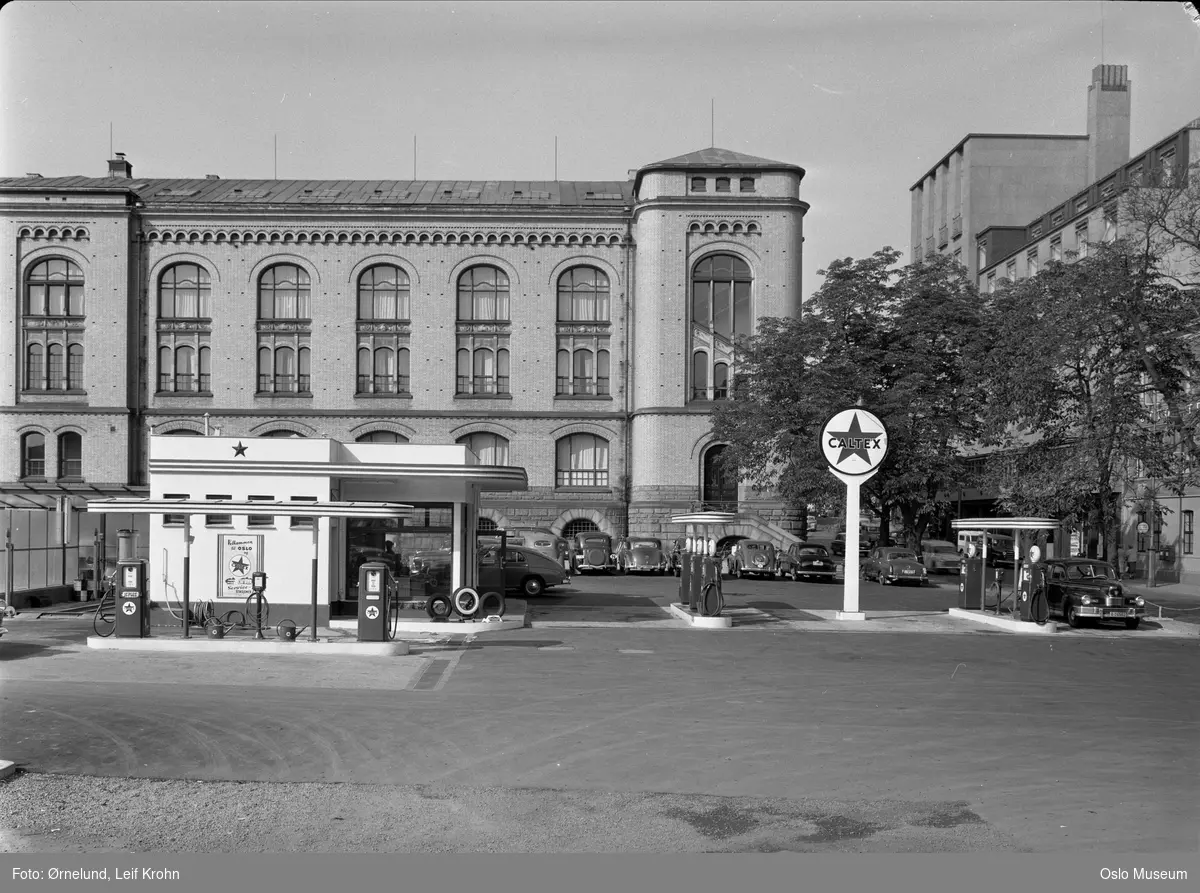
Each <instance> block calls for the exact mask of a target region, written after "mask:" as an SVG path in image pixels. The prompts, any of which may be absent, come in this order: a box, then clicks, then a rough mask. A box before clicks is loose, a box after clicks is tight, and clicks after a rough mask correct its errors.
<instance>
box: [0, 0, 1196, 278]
mask: <svg viewBox="0 0 1200 893" xmlns="http://www.w3.org/2000/svg"><path fill="white" fill-rule="evenodd" d="M1194 14H1195V13H1194V11H1191V10H1189V8H1188V7H1186V6H1185V4H1183V3H1180V2H1157V3H1136V2H1114V0H1109V2H1102V0H1073V2H1066V0H1057V2H1036V0H1034V2H1031V0H1021V2H1015V3H1011V2H974V0H968V2H936V3H935V2H898V0H887V2H879V3H874V2H867V3H864V2H836V3H826V2H787V3H778V2H749V0H743V2H740V3H728V2H719V3H707V2H682V0H681V2H670V0H660V2H649V3H647V2H605V0H590V2H502V0H490V2H484V3H476V2H464V3H458V2H358V0H338V2H334V3H326V2H258V0H237V2H233V3H225V2H204V0H190V2H182V3H179V2H170V0H159V2H148V0H141V2H103V0H92V2H89V0H63V2H57V0H56V2H44V0H16V2H11V3H9V4H7V5H6V6H4V7H3V9H2V10H0V109H2V112H0V115H2V117H0V177H9V176H22V175H23V174H25V173H33V172H36V173H41V174H43V175H45V176H47V177H54V176H69V175H85V176H97V177H99V176H105V175H106V173H107V159H108V158H109V157H111V156H110V151H117V152H124V153H125V154H126V157H127V158H128V160H129V161H130V162H131V163H132V164H133V170H134V175H135V176H137V177H170V178H174V177H203V176H204V175H205V174H219V175H220V176H221V177H223V178H228V179H241V178H249V179H260V178H261V179H267V178H272V177H274V176H276V165H278V177H279V178H281V179H328V180H337V179H345V180H369V179H395V180H407V179H411V178H413V176H414V163H415V174H416V178H417V179H430V180H441V179H445V180H455V179H461V180H485V179H497V180H552V179H554V178H555V163H556V160H555V159H556V153H555V141H556V140H557V172H558V179H561V180H624V179H626V178H627V175H628V171H629V170H630V169H635V168H638V167H641V166H643V165H646V164H649V163H651V162H654V161H660V160H663V159H666V158H672V157H674V156H676V155H682V154H685V153H687V152H692V151H696V150H698V149H702V148H705V147H708V146H711V145H716V146H719V147H722V148H726V149H731V150H734V151H737V152H744V153H747V154H750V155H756V156H760V157H763V158H769V159H773V160H776V161H783V162H787V163H790V164H797V165H800V166H801V167H803V168H804V169H805V171H806V172H807V173H806V176H805V178H804V180H803V182H802V183H801V187H800V196H801V198H802V199H803V200H804V201H806V202H808V203H809V204H810V205H811V210H810V211H809V212H808V215H807V217H806V219H805V244H804V283H803V291H804V295H805V297H807V296H808V295H810V294H811V293H812V291H813V290H814V289H816V288H817V287H819V285H820V282H821V277H820V276H819V275H818V271H819V270H821V269H823V268H824V267H825V266H826V265H827V264H828V263H829V262H830V261H831V260H833V259H835V258H839V257H861V256H865V255H869V254H871V253H872V252H874V251H876V250H878V249H880V248H882V247H883V246H885V245H890V246H893V247H896V248H899V249H901V250H903V251H905V252H906V256H907V251H908V248H909V240H910V236H909V219H910V216H909V207H910V205H909V201H910V197H909V188H910V187H911V186H912V185H913V184H914V183H915V182H917V181H918V180H919V179H920V178H921V177H922V175H923V174H924V173H925V172H926V171H927V170H928V169H929V168H931V167H932V166H933V165H934V164H936V163H937V162H938V161H939V160H940V159H941V158H942V156H944V155H945V154H946V153H947V152H948V151H949V150H950V149H951V148H953V147H954V145H955V144H957V143H958V142H959V140H961V139H962V138H963V137H964V136H965V135H966V134H968V133H972V132H975V133H979V132H986V133H1069V134H1084V133H1086V132H1087V117H1086V110H1087V105H1086V101H1087V85H1088V82H1089V80H1090V76H1091V71H1092V69H1093V68H1094V67H1095V66H1096V65H1098V64H1100V63H1101V62H1102V61H1103V62H1105V63H1109V64H1114V63H1115V64H1124V65H1128V66H1129V77H1130V80H1131V81H1132V85H1133V86H1132V90H1133V94H1132V107H1133V112H1132V125H1131V127H1132V141H1131V148H1132V151H1133V152H1135V153H1136V152H1139V151H1141V150H1142V149H1144V148H1146V147H1147V146H1149V145H1150V144H1152V143H1154V142H1156V141H1157V140H1159V139H1161V138H1162V137H1165V136H1167V135H1168V134H1169V133H1171V132H1172V131H1174V130H1177V129H1178V128H1180V127H1182V126H1183V125H1184V124H1186V123H1187V122H1188V121H1191V120H1192V119H1194V118H1197V117H1200V89H1197V87H1196V85H1197V84H1200V22H1197V21H1194V20H1193V18H1192V17H1193V15H1194ZM414 137H415V140H416V152H415V159H414Z"/></svg>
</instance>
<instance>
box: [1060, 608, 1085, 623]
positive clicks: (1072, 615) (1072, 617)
mask: <svg viewBox="0 0 1200 893" xmlns="http://www.w3.org/2000/svg"><path fill="white" fill-rule="evenodd" d="M1063 617H1065V618H1066V621H1067V626H1069V627H1071V629H1079V628H1080V627H1081V626H1083V619H1082V618H1081V617H1080V616H1079V612H1078V611H1076V610H1075V606H1074V605H1067V607H1066V609H1065V610H1064V611H1063Z"/></svg>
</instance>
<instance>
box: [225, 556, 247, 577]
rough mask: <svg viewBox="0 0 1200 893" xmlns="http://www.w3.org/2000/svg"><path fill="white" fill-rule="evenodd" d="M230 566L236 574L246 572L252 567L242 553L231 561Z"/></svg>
mask: <svg viewBox="0 0 1200 893" xmlns="http://www.w3.org/2000/svg"><path fill="white" fill-rule="evenodd" d="M229 567H230V569H231V570H233V572H234V573H236V574H245V573H246V571H248V570H249V569H250V562H248V561H246V559H245V558H243V557H242V556H241V555H239V556H238V557H237V558H235V559H233V561H231V562H229Z"/></svg>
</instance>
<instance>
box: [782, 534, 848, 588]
mask: <svg viewBox="0 0 1200 893" xmlns="http://www.w3.org/2000/svg"><path fill="white" fill-rule="evenodd" d="M835 570H836V562H835V560H834V558H833V556H832V555H830V554H829V550H828V549H826V548H825V547H824V546H822V545H821V544H820V543H792V544H791V545H790V546H788V550H787V551H786V552H784V553H783V555H782V556H781V557H780V559H779V573H780V575H781V576H787V575H789V574H790V575H791V578H792V579H793V580H800V579H805V580H832V579H833V575H834V571H835Z"/></svg>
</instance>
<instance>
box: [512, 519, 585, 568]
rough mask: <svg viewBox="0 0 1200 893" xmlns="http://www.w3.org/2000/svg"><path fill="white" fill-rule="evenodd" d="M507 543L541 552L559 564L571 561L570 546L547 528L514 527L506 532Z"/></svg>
mask: <svg viewBox="0 0 1200 893" xmlns="http://www.w3.org/2000/svg"><path fill="white" fill-rule="evenodd" d="M508 541H509V543H511V544H512V545H514V546H521V547H523V548H526V549H533V551H535V552H541V553H542V554H543V555H545V556H546V557H547V558H549V559H551V560H552V561H557V562H558V563H559V564H562V563H563V562H564V561H568V562H569V561H570V560H571V544H570V543H568V542H567V541H566V539H564V538H563V537H561V536H558V535H557V534H556V533H555V532H554V531H552V530H550V529H549V528H547V527H514V528H512V529H511V530H510V531H509V532H508Z"/></svg>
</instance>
